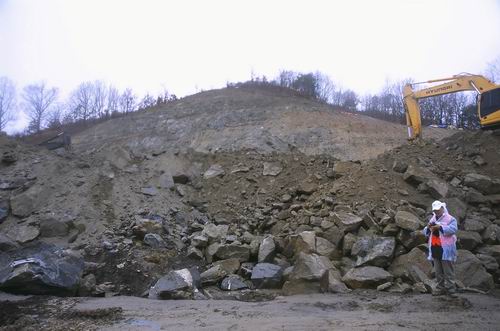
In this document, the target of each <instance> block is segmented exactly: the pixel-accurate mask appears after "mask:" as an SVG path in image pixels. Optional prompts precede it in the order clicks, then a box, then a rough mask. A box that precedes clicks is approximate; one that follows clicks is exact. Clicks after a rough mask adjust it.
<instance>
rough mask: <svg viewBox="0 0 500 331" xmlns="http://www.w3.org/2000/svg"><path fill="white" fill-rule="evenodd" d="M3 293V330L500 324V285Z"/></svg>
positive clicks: (495, 327) (474, 326) (0, 318)
mask: <svg viewBox="0 0 500 331" xmlns="http://www.w3.org/2000/svg"><path fill="white" fill-rule="evenodd" d="M0 300H3V301H0V308H1V309H0V322H1V324H2V325H3V326H2V327H0V330H109V331H111V330H117V331H118V330H120V331H126V330H313V329H314V330H408V329H412V330H436V329H439V330H457V329H459V330H478V329H479V330H498V327H499V325H500V293H498V291H497V292H496V293H493V294H492V295H482V294H473V293H462V294H460V295H459V298H458V299H451V298H448V297H445V296H441V297H433V296H431V295H429V294H406V295H401V294H393V293H385V292H377V291H373V290H356V291H354V292H353V293H350V294H314V295H296V296H291V297H279V296H278V297H276V298H275V299H274V300H271V301H260V302H243V301H228V300H202V301H185V300H179V301H159V300H148V299H142V298H137V297H125V296H118V297H110V298H55V297H14V296H10V295H5V294H2V295H1V296H0ZM5 300H10V302H7V301H5ZM14 300H16V301H15V302H13V301H14Z"/></svg>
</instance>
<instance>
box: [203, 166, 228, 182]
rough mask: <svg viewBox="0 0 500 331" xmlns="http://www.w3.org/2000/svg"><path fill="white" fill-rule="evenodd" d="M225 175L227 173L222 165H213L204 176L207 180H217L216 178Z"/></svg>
mask: <svg viewBox="0 0 500 331" xmlns="http://www.w3.org/2000/svg"><path fill="white" fill-rule="evenodd" d="M224 174H225V171H224V169H223V168H222V166H221V165H219V164H213V165H211V166H210V168H208V170H207V171H205V173H204V174H203V177H204V178H205V179H210V178H215V177H222V176H224Z"/></svg>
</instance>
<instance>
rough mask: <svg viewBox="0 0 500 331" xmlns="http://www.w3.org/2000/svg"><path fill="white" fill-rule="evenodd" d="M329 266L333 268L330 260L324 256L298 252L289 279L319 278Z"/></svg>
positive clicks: (313, 279)
mask: <svg viewBox="0 0 500 331" xmlns="http://www.w3.org/2000/svg"><path fill="white" fill-rule="evenodd" d="M331 268H333V265H332V262H330V260H329V259H328V258H327V257H326V256H320V255H317V254H305V253H299V255H298V256H297V260H296V261H295V265H294V266H293V271H292V273H291V274H290V279H302V280H308V281H315V280H319V279H320V278H321V277H322V276H323V274H324V273H325V272H326V271H327V270H328V269H331Z"/></svg>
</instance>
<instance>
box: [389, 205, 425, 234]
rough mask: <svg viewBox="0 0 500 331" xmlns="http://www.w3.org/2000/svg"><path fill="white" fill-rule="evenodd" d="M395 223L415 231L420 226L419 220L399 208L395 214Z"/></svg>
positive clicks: (402, 227)
mask: <svg viewBox="0 0 500 331" xmlns="http://www.w3.org/2000/svg"><path fill="white" fill-rule="evenodd" d="M395 219H396V225H397V226H399V227H400V228H401V229H405V230H409V231H415V230H417V229H419V228H420V227H421V224H420V220H419V218H418V217H417V216H415V215H413V214H412V213H410V212H407V211H403V210H400V211H398V212H397V213H396V216H395Z"/></svg>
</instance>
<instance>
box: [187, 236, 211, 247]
mask: <svg viewBox="0 0 500 331" xmlns="http://www.w3.org/2000/svg"><path fill="white" fill-rule="evenodd" d="M191 245H193V247H196V248H205V247H207V246H208V238H207V237H206V236H203V235H199V236H194V237H193V238H191Z"/></svg>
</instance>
